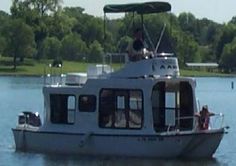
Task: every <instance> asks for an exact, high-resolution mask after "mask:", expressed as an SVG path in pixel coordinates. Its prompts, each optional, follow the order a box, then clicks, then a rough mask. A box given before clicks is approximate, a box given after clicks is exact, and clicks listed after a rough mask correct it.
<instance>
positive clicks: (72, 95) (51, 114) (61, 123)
mask: <svg viewBox="0 0 236 166" xmlns="http://www.w3.org/2000/svg"><path fill="white" fill-rule="evenodd" d="M52 96H59V97H62V96H64V97H66V104H65V105H64V107H65V108H66V111H65V110H63V112H64V113H66V118H64V119H63V121H64V120H65V121H66V122H62V119H61V120H55V119H56V118H55V115H54V113H55V112H57V111H56V110H54V109H56V108H53V109H52V99H51V97H52ZM69 97H74V102H75V103H74V104H75V105H74V109H69V108H68V99H69ZM49 99H50V105H49V106H50V122H51V123H52V124H57V125H74V124H75V123H76V95H75V94H55V93H51V94H49ZM56 102H60V104H61V100H58V99H57V101H56ZM54 104H55V103H54ZM54 106H55V105H54ZM60 106H61V105H60ZM72 110H73V111H72ZM53 111H55V112H53ZM69 112H73V115H74V117H73V122H68V114H69ZM60 113H62V112H60ZM53 116H54V117H53ZM60 116H61V115H60Z"/></svg>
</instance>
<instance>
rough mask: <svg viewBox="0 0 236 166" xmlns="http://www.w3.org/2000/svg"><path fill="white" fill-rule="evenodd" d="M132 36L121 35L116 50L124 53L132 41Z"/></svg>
mask: <svg viewBox="0 0 236 166" xmlns="http://www.w3.org/2000/svg"><path fill="white" fill-rule="evenodd" d="M132 40H133V39H132V38H131V37H129V36H124V37H122V38H121V39H120V40H119V42H118V46H117V48H118V52H121V53H124V52H126V51H127V47H128V45H129V43H130V42H132Z"/></svg>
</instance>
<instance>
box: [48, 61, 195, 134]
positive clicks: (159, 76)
mask: <svg viewBox="0 0 236 166" xmlns="http://www.w3.org/2000/svg"><path fill="white" fill-rule="evenodd" d="M101 67H102V65H97V66H93V67H92V68H93V70H92V71H94V72H95V74H92V73H91V69H88V71H90V74H89V75H93V77H88V78H86V76H88V74H82V75H81V74H78V78H80V77H81V76H83V79H82V81H81V83H78V82H77V83H76V81H78V80H79V79H76V78H74V79H70V81H69V84H67V83H66V84H64V85H47V86H45V87H44V89H43V93H44V97H45V108H46V109H45V115H46V117H45V122H44V123H45V124H46V125H44V126H45V128H44V129H48V130H51V129H52V128H53V130H55V129H56V130H61V131H64V132H65V131H70V132H81V131H86V130H87V131H94V132H96V133H100V132H101V133H104V132H107V131H109V132H110V131H111V130H110V129H112V131H114V132H116V130H114V129H119V132H124V133H126V132H130V131H132V132H134V133H135V132H136V133H137V132H140V130H142V131H143V132H144V133H145V132H147V133H150V132H151V133H154V132H155V133H160V132H166V131H172V130H192V129H194V118H193V115H194V112H195V111H196V108H195V105H196V102H195V94H194V88H195V81H194V80H193V79H191V78H183V77H179V69H178V62H177V58H175V57H156V58H152V59H144V60H141V61H140V62H130V63H127V64H126V65H125V66H124V68H123V69H121V70H119V71H117V72H109V71H112V70H105V71H106V72H105V74H104V72H102V70H101ZM105 67H106V68H108V67H107V66H105ZM94 68H97V70H96V69H94ZM135 69H136V70H135ZM139 69H143V70H139ZM98 71H100V72H98ZM72 75H73V76H74V77H76V74H72ZM72 75H71V74H69V75H68V77H71V76H72ZM66 80H68V79H67V78H66ZM73 80H74V81H75V83H73ZM121 129H122V130H121Z"/></svg>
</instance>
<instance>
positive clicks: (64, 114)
mask: <svg viewBox="0 0 236 166" xmlns="http://www.w3.org/2000/svg"><path fill="white" fill-rule="evenodd" d="M75 101H76V100H75V96H73V95H62V94H51V95H50V109H51V122H52V123H56V124H74V123H75V108H76V106H75V105H76V102H75Z"/></svg>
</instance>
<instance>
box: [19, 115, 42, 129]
mask: <svg viewBox="0 0 236 166" xmlns="http://www.w3.org/2000/svg"><path fill="white" fill-rule="evenodd" d="M18 124H19V125H23V124H27V125H31V126H34V127H39V126H41V124H42V123H41V119H40V116H39V113H38V112H36V113H33V112H22V113H20V115H19V116H18Z"/></svg>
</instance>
